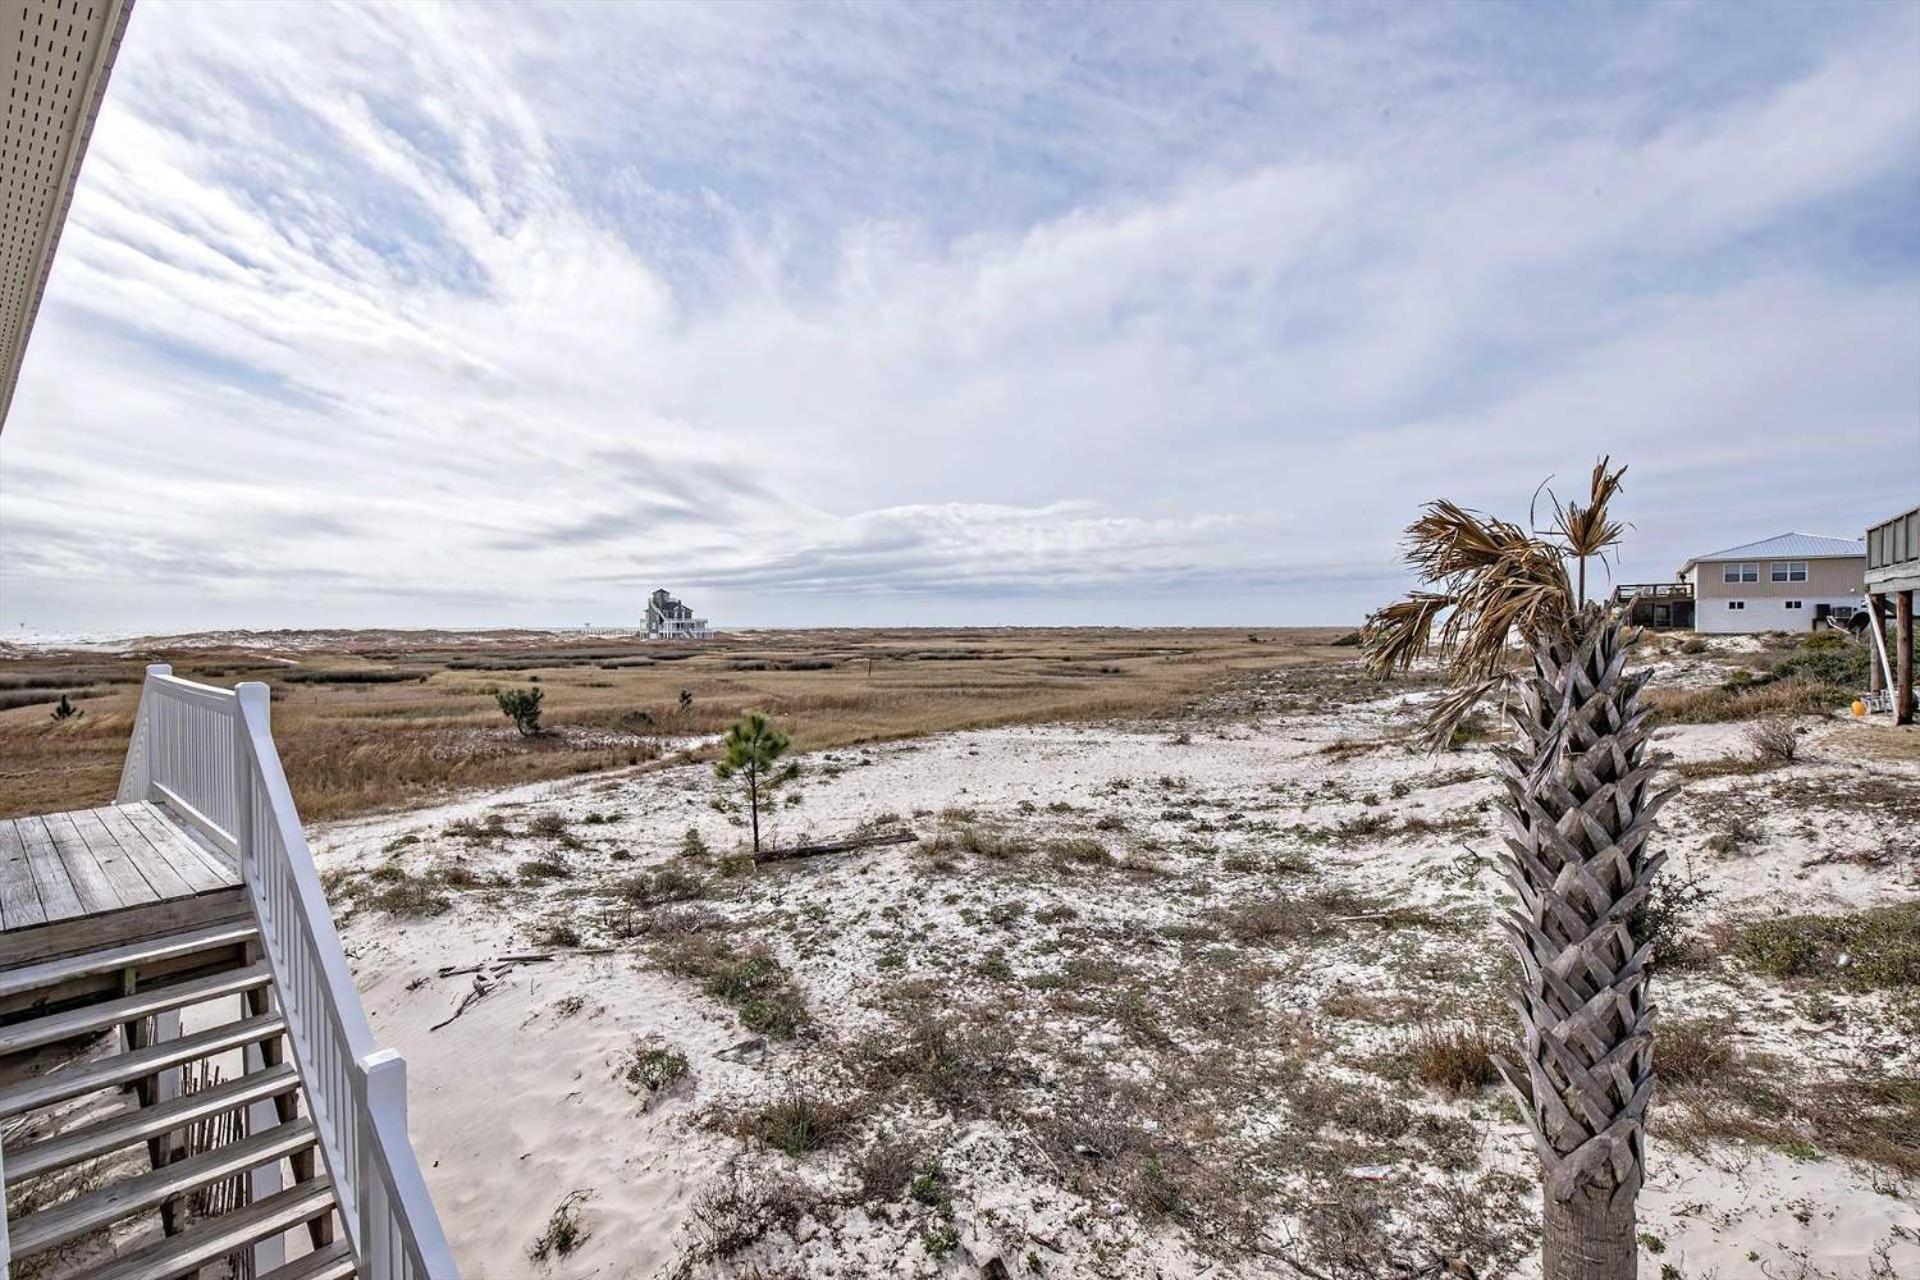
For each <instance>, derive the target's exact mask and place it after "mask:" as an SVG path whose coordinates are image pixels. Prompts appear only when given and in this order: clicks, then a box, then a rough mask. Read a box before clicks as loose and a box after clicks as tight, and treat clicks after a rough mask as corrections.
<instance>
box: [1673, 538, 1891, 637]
mask: <svg viewBox="0 0 1920 1280" xmlns="http://www.w3.org/2000/svg"><path fill="white" fill-rule="evenodd" d="M1730 563H1733V564H1737V563H1746V564H1751V565H1755V566H1756V567H1757V569H1758V575H1759V579H1760V580H1759V581H1758V582H1727V581H1725V580H1724V579H1725V568H1726V566H1727V565H1728V564H1730ZM1775 563H1780V564H1786V563H1788V561H1785V560H1781V561H1777V562H1776V561H1772V560H1746V561H1727V560H1703V561H1700V562H1699V563H1698V564H1696V565H1694V567H1693V569H1692V571H1691V572H1690V573H1689V574H1688V575H1687V576H1688V578H1689V580H1691V581H1692V583H1693V585H1694V595H1695V597H1696V599H1697V601H1698V607H1697V609H1696V610H1695V612H1694V622H1693V626H1694V630H1696V631H1706V632H1710V633H1713V634H1717V635H1740V634H1748V633H1752V632H1758V631H1807V630H1811V629H1812V627H1813V620H1814V618H1815V617H1816V616H1817V614H1818V609H1819V606H1820V605H1823V604H1824V605H1828V606H1831V607H1845V608H1852V607H1855V606H1857V605H1858V604H1859V603H1860V597H1861V594H1862V593H1863V592H1864V591H1865V590H1866V575H1867V558H1866V556H1864V555H1860V556H1836V557H1833V558H1830V559H1826V560H1808V561H1807V562H1806V565H1807V580H1806V581H1805V582H1775V581H1773V574H1772V566H1773V565H1774V564H1775ZM1732 600H1739V601H1742V602H1744V604H1745V608H1742V609H1733V608H1729V607H1728V602H1729V601H1732ZM1789 600H1798V601H1800V602H1801V605H1802V607H1801V608H1798V609H1789V608H1787V607H1786V604H1787V601H1789Z"/></svg>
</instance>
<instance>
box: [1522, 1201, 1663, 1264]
mask: <svg viewBox="0 0 1920 1280" xmlns="http://www.w3.org/2000/svg"><path fill="white" fill-rule="evenodd" d="M1633 1203H1634V1202H1633V1197H1631V1196H1622V1197H1620V1199H1619V1202H1618V1204H1617V1205H1616V1203H1615V1201H1614V1200H1613V1198H1612V1197H1611V1196H1609V1195H1607V1194H1606V1193H1605V1192H1603V1191H1593V1192H1583V1193H1581V1194H1579V1195H1576V1196H1575V1197H1574V1198H1573V1199H1571V1200H1555V1199H1554V1198H1553V1197H1552V1196H1548V1197H1546V1204H1545V1213H1544V1214H1543V1215H1542V1217H1543V1219H1544V1223H1545V1227H1546V1236H1545V1239H1544V1241H1543V1242H1542V1245H1541V1259H1540V1262H1541V1266H1540V1275H1541V1280H1618V1277H1621V1276H1631V1275H1633V1274H1634V1270H1635V1267H1636V1265H1637V1261H1638V1257H1639V1248H1640V1245H1639V1241H1638V1240H1637V1239H1636V1238H1635V1235H1634V1212H1633Z"/></svg>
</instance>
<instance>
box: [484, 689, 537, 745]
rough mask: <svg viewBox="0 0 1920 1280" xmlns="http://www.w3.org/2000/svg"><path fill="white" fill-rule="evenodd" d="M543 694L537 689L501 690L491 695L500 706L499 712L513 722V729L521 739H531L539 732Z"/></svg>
mask: <svg viewBox="0 0 1920 1280" xmlns="http://www.w3.org/2000/svg"><path fill="white" fill-rule="evenodd" d="M543 697H544V693H543V691H542V690H539V689H502V690H501V691H500V692H498V693H496V694H494V695H493V700H494V701H495V702H497V703H498V704H499V705H500V712H501V714H502V715H504V716H506V718H507V719H509V720H511V721H513V727H514V728H516V729H518V730H519V731H520V734H521V736H522V737H527V738H531V737H532V736H533V735H534V734H536V733H539V732H540V702H541V699H542V698H543Z"/></svg>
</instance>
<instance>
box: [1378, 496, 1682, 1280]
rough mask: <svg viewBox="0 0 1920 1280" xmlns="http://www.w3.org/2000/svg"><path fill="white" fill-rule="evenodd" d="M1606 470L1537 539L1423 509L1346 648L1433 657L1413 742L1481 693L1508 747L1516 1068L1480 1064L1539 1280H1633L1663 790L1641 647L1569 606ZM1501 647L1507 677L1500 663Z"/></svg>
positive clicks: (1557, 506) (1593, 535)
mask: <svg viewBox="0 0 1920 1280" xmlns="http://www.w3.org/2000/svg"><path fill="white" fill-rule="evenodd" d="M1608 461H1609V460H1608V459H1606V458H1602V459H1601V460H1600V462H1599V463H1598V464H1597V465H1596V466H1595V467H1594V469H1593V478H1592V483H1591V487H1590V489H1589V493H1588V497H1587V501H1586V502H1585V503H1584V504H1580V503H1568V504H1566V505H1565V506H1562V505H1561V503H1560V502H1559V501H1558V500H1557V499H1552V500H1551V505H1552V519H1551V521H1549V522H1548V523H1549V527H1548V528H1546V529H1544V530H1529V529H1526V528H1522V527H1521V526H1519V525H1515V524H1511V523H1509V522H1507V521H1504V520H1499V519H1495V518H1493V517H1491V516H1486V515H1483V514H1481V513H1478V512H1474V511H1469V510H1466V509H1464V508H1462V507H1460V506H1458V505H1456V504H1454V503H1452V502H1447V501H1439V502H1433V503H1429V504H1428V505H1427V507H1426V508H1425V509H1424V510H1423V512H1422V513H1421V515H1420V518H1419V519H1417V520H1415V521H1414V522H1413V524H1412V525H1410V526H1409V527H1408V529H1407V559H1408V562H1409V563H1410V564H1411V565H1412V566H1413V567H1414V568H1415V569H1416V570H1417V571H1418V572H1419V574H1420V577H1421V580H1422V585H1423V586H1425V587H1427V588H1430V589H1428V590H1422V591H1416V592H1414V593H1413V594H1412V595H1410V596H1408V597H1407V598H1406V599H1404V600H1401V601H1398V602H1396V603H1394V604H1391V605H1388V606H1387V607H1386V608H1384V609H1381V610H1380V611H1379V612H1378V613H1375V614H1374V615H1373V616H1372V617H1371V618H1369V619H1368V620H1367V625H1366V628H1365V630H1364V631H1363V632H1362V644H1363V646H1364V650H1365V653H1366V656H1367V660H1368V662H1369V665H1370V666H1371V667H1372V668H1373V669H1374V670H1375V672H1377V673H1379V674H1383V675H1384V674H1387V673H1389V672H1392V671H1396V670H1405V669H1406V668H1407V667H1409V666H1411V665H1412V664H1413V662H1414V660H1415V659H1416V658H1417V657H1419V656H1420V655H1421V654H1422V653H1424V652H1426V650H1427V649H1428V647H1429V645H1430V644H1433V643H1434V642H1435V641H1436V640H1437V651H1438V657H1439V660H1440V662H1441V665H1442V670H1443V672H1444V674H1445V676H1446V681H1447V685H1448V690H1447V693H1446V694H1445V695H1444V696H1443V697H1442V698H1441V699H1440V700H1439V702H1437V703H1436V704H1435V707H1434V710H1433V713H1432V715H1431V716H1430V717H1429V719H1428V722H1427V725H1426V729H1427V733H1428V736H1429V740H1430V741H1431V742H1432V743H1434V744H1436V745H1437V744H1441V743H1445V742H1446V741H1447V740H1448V739H1449V738H1451V736H1452V733H1453V730H1454V728H1455V727H1456V726H1457V725H1458V724H1459V722H1460V720H1461V719H1462V718H1463V717H1464V716H1465V715H1467V713H1468V712H1470V711H1471V710H1472V709H1473V707H1474V706H1475V705H1476V704H1478V703H1479V702H1480V701H1481V699H1483V698H1486V697H1488V696H1489V695H1492V694H1495V693H1499V694H1502V695H1504V696H1503V700H1504V703H1505V708H1506V715H1507V718H1508V719H1510V720H1511V721H1512V722H1513V726H1514V729H1515V730H1516V735H1515V741H1514V744H1513V745H1511V746H1506V747H1502V748H1501V749H1500V750H1499V753H1498V754H1499V765H1500V774H1501V778H1502V781H1503V783H1504V785H1505V790H1506V795H1505V798H1504V799H1503V801H1502V802H1501V804H1500V806H1499V807H1500V811H1501V813H1502V815H1503V816H1504V817H1505V819H1506V827H1507V831H1506V834H1505V842H1506V846H1507V851H1506V853H1505V854H1503V855H1502V857H1501V860H1500V861H1501V865H1502V869H1503V870H1504V872H1505V874H1506V879H1507V883H1508V884H1509V885H1510V886H1511V887H1512V889H1513V892H1514V894H1515V896H1516V897H1517V898H1518V902H1517V904H1515V906H1514V907H1512V908H1511V909H1510V910H1509V911H1508V912H1507V916H1506V918H1505V919H1504V920H1503V921H1502V923H1503V925H1504V926H1505V928H1506V931H1507V935H1508V937H1509V939H1510V940H1511V941H1512V944H1513V947H1514V950H1515V951H1516V952H1518V953H1519V957H1520V964H1521V968H1522V970H1523V974H1522V976H1521V978H1520V979H1519V980H1518V982H1517V983H1516V987H1517V989H1516V990H1515V991H1514V992H1513V995H1512V1004H1513V1008H1514V1011H1515V1013H1517V1014H1518V1015H1519V1018H1520V1025H1521V1029H1522V1031H1523V1032H1524V1033H1525V1034H1524V1039H1525V1062H1524V1064H1523V1068H1517V1067H1515V1066H1514V1065H1513V1064H1512V1063H1510V1062H1508V1061H1507V1060H1506V1059H1504V1058H1501V1057H1497V1056H1496V1057H1495V1058H1494V1065H1495V1066H1496V1067H1497V1068H1498V1069H1499V1071H1500V1074H1501V1076H1502V1077H1503V1078H1504V1079H1505V1080H1506V1083H1507V1085H1508V1087H1509V1088H1510V1089H1512V1091H1513V1094H1514V1096H1515V1098H1516V1099H1517V1100H1518V1101H1519V1103H1520V1110H1521V1114H1522V1115H1523V1116H1524V1117H1525V1118H1526V1121H1527V1125H1528V1127H1529V1128H1530V1129H1531V1130H1532V1131H1533V1138H1534V1146H1535V1149H1536V1150H1537V1152H1538V1153H1539V1157H1540V1166H1541V1184H1542V1192H1543V1217H1544V1225H1545V1233H1544V1242H1543V1246H1542V1276H1543V1280H1632V1277H1633V1276H1634V1275H1635V1274H1636V1268H1637V1262H1638V1255H1637V1245H1636V1242H1635V1233H1634V1225H1635V1223H1634V1201H1635V1197H1636V1196H1637V1195H1638V1194H1639V1190H1640V1181H1641V1176H1642V1171H1643V1165H1644V1160H1645V1141H1646V1139H1645V1133H1646V1130H1645V1125H1646V1113H1647V1102H1648V1099H1649V1097H1650V1096H1651V1094H1652V1092H1653V1014H1654V1006H1653V1003H1652V1001H1651V1000H1650V999H1649V996H1648V990H1647V982H1648V977H1649V966H1650V962H1651V956H1652V946H1651V943H1650V942H1646V941H1641V940H1638V939H1637V938H1636V936H1635V934H1636V929H1638V928H1639V925H1638V921H1637V919H1636V913H1637V912H1638V910H1639V909H1640V907H1641V906H1642V905H1643V904H1644V903H1645V902H1646V899H1647V895H1648V893H1649V891H1650V890H1651V887H1652V884H1653V878H1654V875H1655V874H1656V873H1657V872H1658V871H1659V869H1660V865H1661V864H1662V863H1663V862H1665V861H1666V855H1665V854H1650V853H1649V852H1648V848H1647V845H1648V841H1649V839H1650V838H1651V837H1652V835H1653V833H1654V815H1655V814H1656V813H1657V812H1658V811H1659V809H1660V807H1661V806H1662V805H1663V804H1665V803H1666V801H1667V799H1668V797H1669V796H1671V795H1672V794H1673V792H1672V791H1663V792H1656V791H1655V790H1654V786H1653V779H1654V773H1655V770H1656V768H1657V766H1658V763H1659V760H1658V758H1657V757H1655V756H1654V755H1653V754H1652V753H1651V752H1650V751H1649V749H1648V739H1649V738H1650V737H1651V735H1652V728H1651V726H1650V725H1649V724H1648V723H1647V716H1648V708H1647V707H1646V706H1645V705H1643V704H1642V702H1641V700H1640V693H1641V690H1642V689H1643V688H1644V687H1645V685H1646V682H1647V672H1646V671H1644V670H1642V671H1638V672H1634V673H1631V674H1629V673H1628V672H1627V670H1626V664H1627V659H1628V656H1629V654H1630V653H1631V651H1632V649H1633V646H1634V644H1635V642H1636V641H1637V640H1638V638H1639V633H1638V632H1637V631H1635V630H1631V629H1629V628H1628V627H1627V626H1626V623H1625V619H1624V618H1623V617H1622V616H1620V614H1619V613H1618V612H1616V611H1611V610H1609V609H1607V608H1606V607H1604V606H1602V605H1600V604H1597V603H1589V602H1588V601H1587V599H1586V577H1587V561H1588V560H1589V559H1591V558H1593V557H1602V558H1604V556H1605V555H1606V553H1607V552H1608V551H1609V550H1610V549H1611V548H1613V547H1614V546H1616V545H1617V544H1618V543H1619V541H1620V535H1621V532H1622V527H1621V526H1620V524H1618V523H1617V522H1616V521H1614V520H1613V519H1612V518H1611V516H1609V515H1608V512H1607V507H1608V504H1609V503H1610V502H1611V501H1612V500H1613V498H1614V497H1616V496H1617V495H1618V494H1619V492H1620V480H1621V477H1622V476H1623V475H1624V474H1625V473H1626V468H1625V467H1621V468H1619V469H1618V470H1609V469H1608ZM1529 523H1532V522H1531V521H1530V522H1529ZM1570 558H1571V559H1573V560H1575V561H1577V562H1578V580H1577V584H1576V582H1575V581H1571V580H1569V577H1568V564H1567V562H1568V560H1569V559H1570ZM1436 629H1437V630H1436ZM1515 639H1517V640H1518V641H1519V643H1520V645H1521V647H1522V649H1523V650H1524V653H1525V656H1526V659H1527V660H1526V661H1525V662H1524V663H1514V662H1513V661H1511V659H1512V657H1513V656H1514V655H1513V653H1512V651H1511V650H1510V648H1509V646H1510V644H1511V643H1512V641H1513V640H1515Z"/></svg>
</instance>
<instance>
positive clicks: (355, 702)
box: [0, 629, 1349, 820]
mask: <svg viewBox="0 0 1920 1280" xmlns="http://www.w3.org/2000/svg"><path fill="white" fill-rule="evenodd" d="M1340 634H1341V633H1340V632H1339V631H1337V630H1327V629H1318V630H1314V629H1296V630H1280V631H1262V632H1255V633H1249V632H1247V631H1244V630H1239V631H1188V630H1181V631H1105V630H1096V629H1062V630H1038V629H1032V630H1027V629H1023V630H993V631H931V630H911V631H821V632H779V633H768V634H765V635H752V634H743V635H734V636H727V637H723V638H721V639H718V640H715V641H713V642H710V643H707V644H702V645H699V646H672V645H663V644H649V643H646V642H645V641H642V640H635V639H612V638H606V637H581V636H574V637H569V636H566V635H564V634H559V635H556V634H548V633H507V632H496V633H482V634H479V635H471V636H456V635H445V634H437V633H430V632H339V633H260V634H257V635H248V636H225V637H185V638H180V639H175V640H171V641H169V640H164V639H163V640H154V641H148V642H139V643H136V644H133V645H130V646H128V647H127V648H126V649H124V650H119V651H115V652H105V653H103V652H92V651H84V650H83V651H67V652H44V651H38V650H6V651H3V652H0V816H7V815H12V814H20V813H37V812H51V811H57V810H61V809H71V808H77V807H82V806H86V805H92V804H98V803H101V802H102V801H104V800H105V799H107V798H108V797H110V796H111V795H112V794H113V790H114V787H115V785H116V784H117V783H118V780H119V775H120V763H121V759H122V758H123V756H124V755H125V752H126V740H127V734H128V732H129V729H130V727H131V724H132V714H133V708H134V705H135V703H136V701H137V698H138V694H139V681H140V678H141V672H142V669H143V667H144V666H145V664H147V663H149V662H171V663H172V664H173V666H174V670H175V673H176V674H178V675H181V676H185V677H187V678H189V679H199V680H206V681H208V682H212V683H219V684H223V685H231V684H233V683H234V682H236V681H240V680H265V681H267V682H269V683H270V684H272V685H273V693H274V702H273V717H274V737H275V740H276V742H277V743H278V744H279V747H280V752H281V756H282V758H283V759H284V761H285V762H286V767H287V773H288V777H289V778H290V780H291V782H292V784H293V789H294V795H295V798H296V800H297V801H298V802H299V805H300V809H301V812H302V814H303V815H304V816H306V817H307V818H308V819H311V820H319V819H327V818H337V817H346V816H350V815H353V814H361V813H369V812H374V811H377V810H384V809H392V808H395V807H398V806H400V805H405V804H414V803H420V802H423V801H427V800H432V799H437V798H441V797H444V796H445V795H447V794H449V793H451V792H452V791H454V790H456V789H459V788H467V787H500V786H509V785H512V784H515V783H521V782H528V781H532V780H535V779H540V778H557V777H565V776H567V775H570V774H578V773H589V772H594V771H598V770H606V769H614V768H623V767H630V766H634V765H640V764H644V763H647V762H649V761H651V760H654V759H658V758H660V757H661V756H663V755H672V754H674V753H675V752H677V751H678V750H680V749H682V748H683V747H684V746H686V745H687V744H689V743H690V742H694V743H697V742H698V740H700V739H703V738H705V737H708V736H710V735H713V734H715V733H718V732H719V731H721V730H722V729H724V728H725V727H726V726H727V724H728V723H730V722H731V721H732V720H733V719H734V718H736V717H737V716H738V715H739V714H740V713H741V712H742V711H744V710H747V709H757V710H762V711H766V712H768V713H770V714H773V715H775V716H777V717H778V718H779V719H780V721H781V723H782V724H783V725H785V726H787V728H788V729H789V731H790V732H791V733H792V734H793V736H794V739H795V741H796V743H797V744H798V745H799V746H800V748H801V749H803V750H821V749H825V748H832V747H844V746H849V745H853V744H856V743H863V742H877V741H883V740H887V739H892V738H901V737H912V736H916V735H920V734H927V733H936V732H941V731H943V730H951V729H967V728H979V727H984V726H988V725H996V724H1034V723H1043V722H1059V721H1091V720H1104V719H1113V718H1121V717H1128V716H1171V715H1176V714H1178V713H1179V712H1180V710H1181V709H1182V708H1183V707H1186V706H1187V705H1188V704H1190V703H1191V702H1192V701H1194V700H1195V699H1197V698H1199V697H1200V696H1202V695H1203V694H1205V693H1206V692H1207V691H1208V690H1210V689H1214V688H1216V687H1219V686H1221V685H1223V684H1229V683H1231V682H1233V681H1236V680H1241V679H1246V678H1249V677H1251V676H1253V675H1257V674H1258V673H1260V672H1262V671H1267V670H1271V669H1274V668H1276V667H1283V666H1289V665H1295V664H1302V663H1325V662H1327V661H1329V660H1332V659H1334V658H1337V657H1339V656H1340V655H1342V654H1343V653H1345V652H1349V651H1346V650H1339V649H1333V648H1330V647H1328V646H1329V644H1330V642H1331V641H1333V640H1334V639H1336V638H1338V637H1339V636H1340ZM535 684H537V686H538V687H539V688H540V689H541V690H543V691H544V694H545V699H544V702H545V716H544V721H543V724H544V727H545V728H546V730H547V732H546V733H544V734H542V735H541V736H539V737H535V738H522V737H521V736H520V735H518V734H517V733H515V732H514V731H513V729H512V727H511V726H510V725H509V724H508V723H507V722H506V720H505V719H504V718H503V717H502V716H501V714H500V711H499V709H498V707H496V706H495V704H494V694H495V692H496V691H498V690H500V689H502V688H510V687H526V686H532V685H535ZM682 691H685V692H686V693H687V694H690V695H691V702H690V703H689V704H688V705H686V706H684V707H683V706H682V704H681V694H682ZM62 694H68V695H70V696H71V698H72V701H73V705H74V706H75V707H77V708H78V709H79V710H80V711H81V712H82V713H83V714H81V715H80V716H77V717H75V718H72V719H68V720H64V721H55V720H53V719H52V718H51V717H50V710H51V708H52V707H53V706H54V705H55V704H56V703H57V702H58V700H59V698H60V696H61V695H62Z"/></svg>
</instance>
